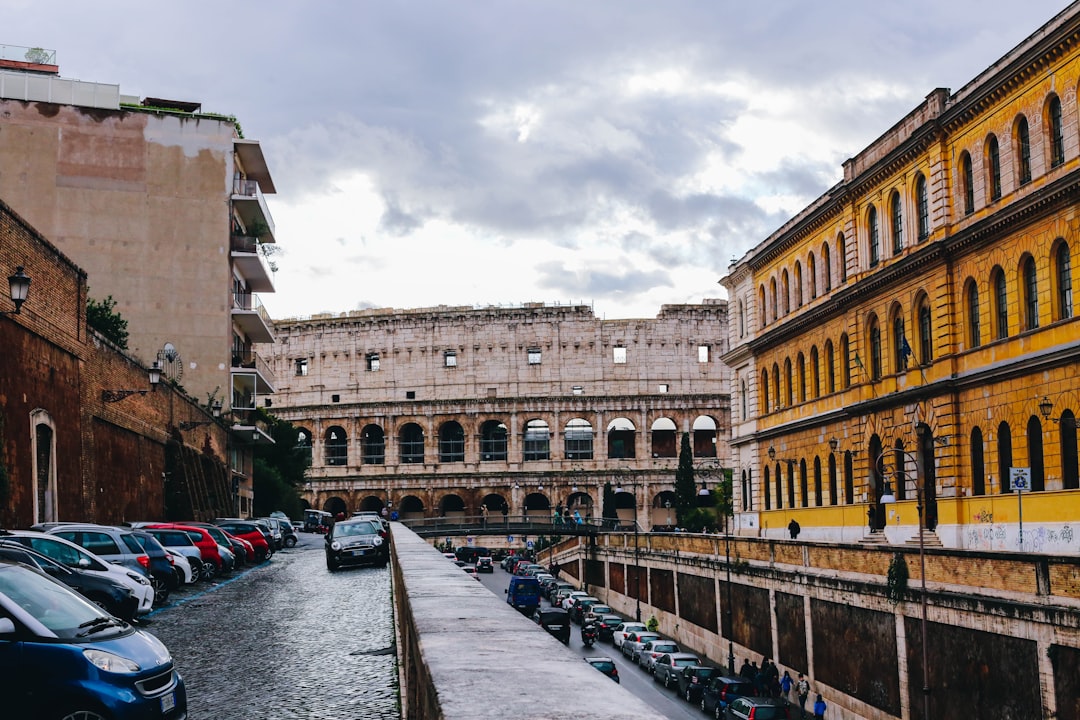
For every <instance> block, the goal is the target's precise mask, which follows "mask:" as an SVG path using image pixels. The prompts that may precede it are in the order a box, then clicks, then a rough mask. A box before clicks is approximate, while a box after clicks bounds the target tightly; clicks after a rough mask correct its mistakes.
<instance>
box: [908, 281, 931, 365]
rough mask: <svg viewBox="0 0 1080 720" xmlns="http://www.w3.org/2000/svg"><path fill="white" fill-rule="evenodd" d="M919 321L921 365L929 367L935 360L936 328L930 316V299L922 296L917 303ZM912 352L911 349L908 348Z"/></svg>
mask: <svg viewBox="0 0 1080 720" xmlns="http://www.w3.org/2000/svg"><path fill="white" fill-rule="evenodd" d="M915 304H916V306H917V307H918V320H919V364H920V365H929V364H930V363H931V362H933V360H934V328H933V324H932V316H931V315H930V298H929V297H927V296H926V295H925V294H923V295H920V296H919V299H918V300H917V301H916V303H915ZM908 352H909V353H910V352H911V348H910V347H909V348H908Z"/></svg>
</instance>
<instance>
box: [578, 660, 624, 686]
mask: <svg viewBox="0 0 1080 720" xmlns="http://www.w3.org/2000/svg"><path fill="white" fill-rule="evenodd" d="M584 660H585V662H587V663H589V664H590V665H592V666H593V667H594V668H596V669H597V670H599V671H600V672H602V673H604V674H605V675H607V676H608V677H609V678H611V679H612V680H614V681H615V682H619V669H618V668H616V667H615V661H614V660H612V659H611V658H609V657H602V656H595V657H587V658H584Z"/></svg>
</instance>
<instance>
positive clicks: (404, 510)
mask: <svg viewBox="0 0 1080 720" xmlns="http://www.w3.org/2000/svg"><path fill="white" fill-rule="evenodd" d="M398 517H399V518H400V519H402V520H419V519H421V518H423V517H424V501H423V500H421V499H420V498H418V497H416V496H415V495H406V496H405V497H403V498H401V500H400V501H399V502H398Z"/></svg>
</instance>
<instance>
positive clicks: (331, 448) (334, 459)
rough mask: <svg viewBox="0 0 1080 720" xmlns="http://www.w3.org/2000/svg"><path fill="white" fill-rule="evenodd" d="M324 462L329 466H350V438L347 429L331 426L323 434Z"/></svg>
mask: <svg viewBox="0 0 1080 720" xmlns="http://www.w3.org/2000/svg"><path fill="white" fill-rule="evenodd" d="M323 450H324V454H323V462H325V463H326V464H327V465H334V466H339V465H348V464H349V436H348V435H347V434H346V432H345V428H343V427H341V426H340V425H331V426H330V427H328V428H326V432H325V433H324V434H323Z"/></svg>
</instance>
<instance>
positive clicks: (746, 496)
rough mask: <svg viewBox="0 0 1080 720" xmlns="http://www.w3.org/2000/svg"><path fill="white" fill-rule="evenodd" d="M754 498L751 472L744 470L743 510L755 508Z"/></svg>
mask: <svg viewBox="0 0 1080 720" xmlns="http://www.w3.org/2000/svg"><path fill="white" fill-rule="evenodd" d="M753 505H754V502H753V497H752V496H751V495H750V475H749V471H747V470H743V472H742V509H743V511H744V512H745V511H747V510H750V509H752V508H753Z"/></svg>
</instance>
